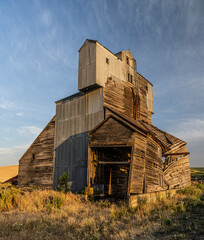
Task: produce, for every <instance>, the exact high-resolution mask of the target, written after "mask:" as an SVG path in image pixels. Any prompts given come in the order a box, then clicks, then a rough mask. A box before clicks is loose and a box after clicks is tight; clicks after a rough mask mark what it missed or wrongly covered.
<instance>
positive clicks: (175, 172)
mask: <svg viewBox="0 0 204 240" xmlns="http://www.w3.org/2000/svg"><path fill="white" fill-rule="evenodd" d="M186 152H187V147H186V145H183V146H180V147H178V148H176V149H174V150H171V151H170V153H173V154H175V153H186ZM164 182H165V184H166V186H167V188H168V189H172V188H178V187H187V186H189V185H191V172H190V164H189V157H188V155H185V154H179V155H169V156H167V157H166V159H165V168H164Z"/></svg>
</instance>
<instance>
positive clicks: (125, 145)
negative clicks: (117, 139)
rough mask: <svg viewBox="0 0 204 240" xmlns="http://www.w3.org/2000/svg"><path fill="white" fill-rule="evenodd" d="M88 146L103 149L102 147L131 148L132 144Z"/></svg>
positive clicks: (94, 144) (93, 144)
mask: <svg viewBox="0 0 204 240" xmlns="http://www.w3.org/2000/svg"><path fill="white" fill-rule="evenodd" d="M89 146H90V147H91V148H103V147H110V148H112V147H132V146H133V143H124V144H111V143H110V144H97V143H90V144H89Z"/></svg>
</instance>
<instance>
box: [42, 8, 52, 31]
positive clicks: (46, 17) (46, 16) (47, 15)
mask: <svg viewBox="0 0 204 240" xmlns="http://www.w3.org/2000/svg"><path fill="white" fill-rule="evenodd" d="M41 22H42V23H43V24H44V25H46V26H47V27H49V26H50V24H51V22H52V15H51V12H50V11H49V10H44V11H43V12H42V15H41Z"/></svg>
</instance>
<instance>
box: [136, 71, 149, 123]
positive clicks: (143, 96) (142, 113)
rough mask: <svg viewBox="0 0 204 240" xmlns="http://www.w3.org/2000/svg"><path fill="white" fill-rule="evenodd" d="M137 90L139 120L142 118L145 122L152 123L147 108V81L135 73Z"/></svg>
mask: <svg viewBox="0 0 204 240" xmlns="http://www.w3.org/2000/svg"><path fill="white" fill-rule="evenodd" d="M137 82H138V91H139V96H140V104H139V116H138V119H139V120H144V121H145V122H147V123H149V124H152V114H151V112H150V111H149V110H148V106H147V101H148V99H147V95H148V85H149V84H148V81H147V80H146V79H145V78H144V77H143V76H142V75H140V74H139V73H137Z"/></svg>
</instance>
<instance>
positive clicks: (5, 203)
mask: <svg viewBox="0 0 204 240" xmlns="http://www.w3.org/2000/svg"><path fill="white" fill-rule="evenodd" d="M203 191H204V185H203V184H199V185H196V186H191V187H188V188H186V189H184V190H180V191H178V193H177V195H176V196H175V197H171V196H169V198H168V199H166V200H163V201H160V202H158V203H156V204H147V203H145V202H143V203H141V205H140V206H139V207H137V208H136V209H132V208H128V207H127V206H126V205H125V204H124V203H119V204H114V203H110V202H108V201H96V202H94V201H90V200H86V199H85V197H84V196H83V195H75V194H72V193H68V194H64V193H60V192H56V191H54V190H41V189H34V188H29V189H22V188H14V187H11V186H10V185H9V184H4V185H1V186H0V212H1V214H0V239H13V240H16V239H26V240H27V239H31V240H32V239H53V240H55V239H60V240H61V239H62V240H63V239H203V237H204V231H203V229H204V218H203V215H202V211H204V201H203V200H204V199H203Z"/></svg>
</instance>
